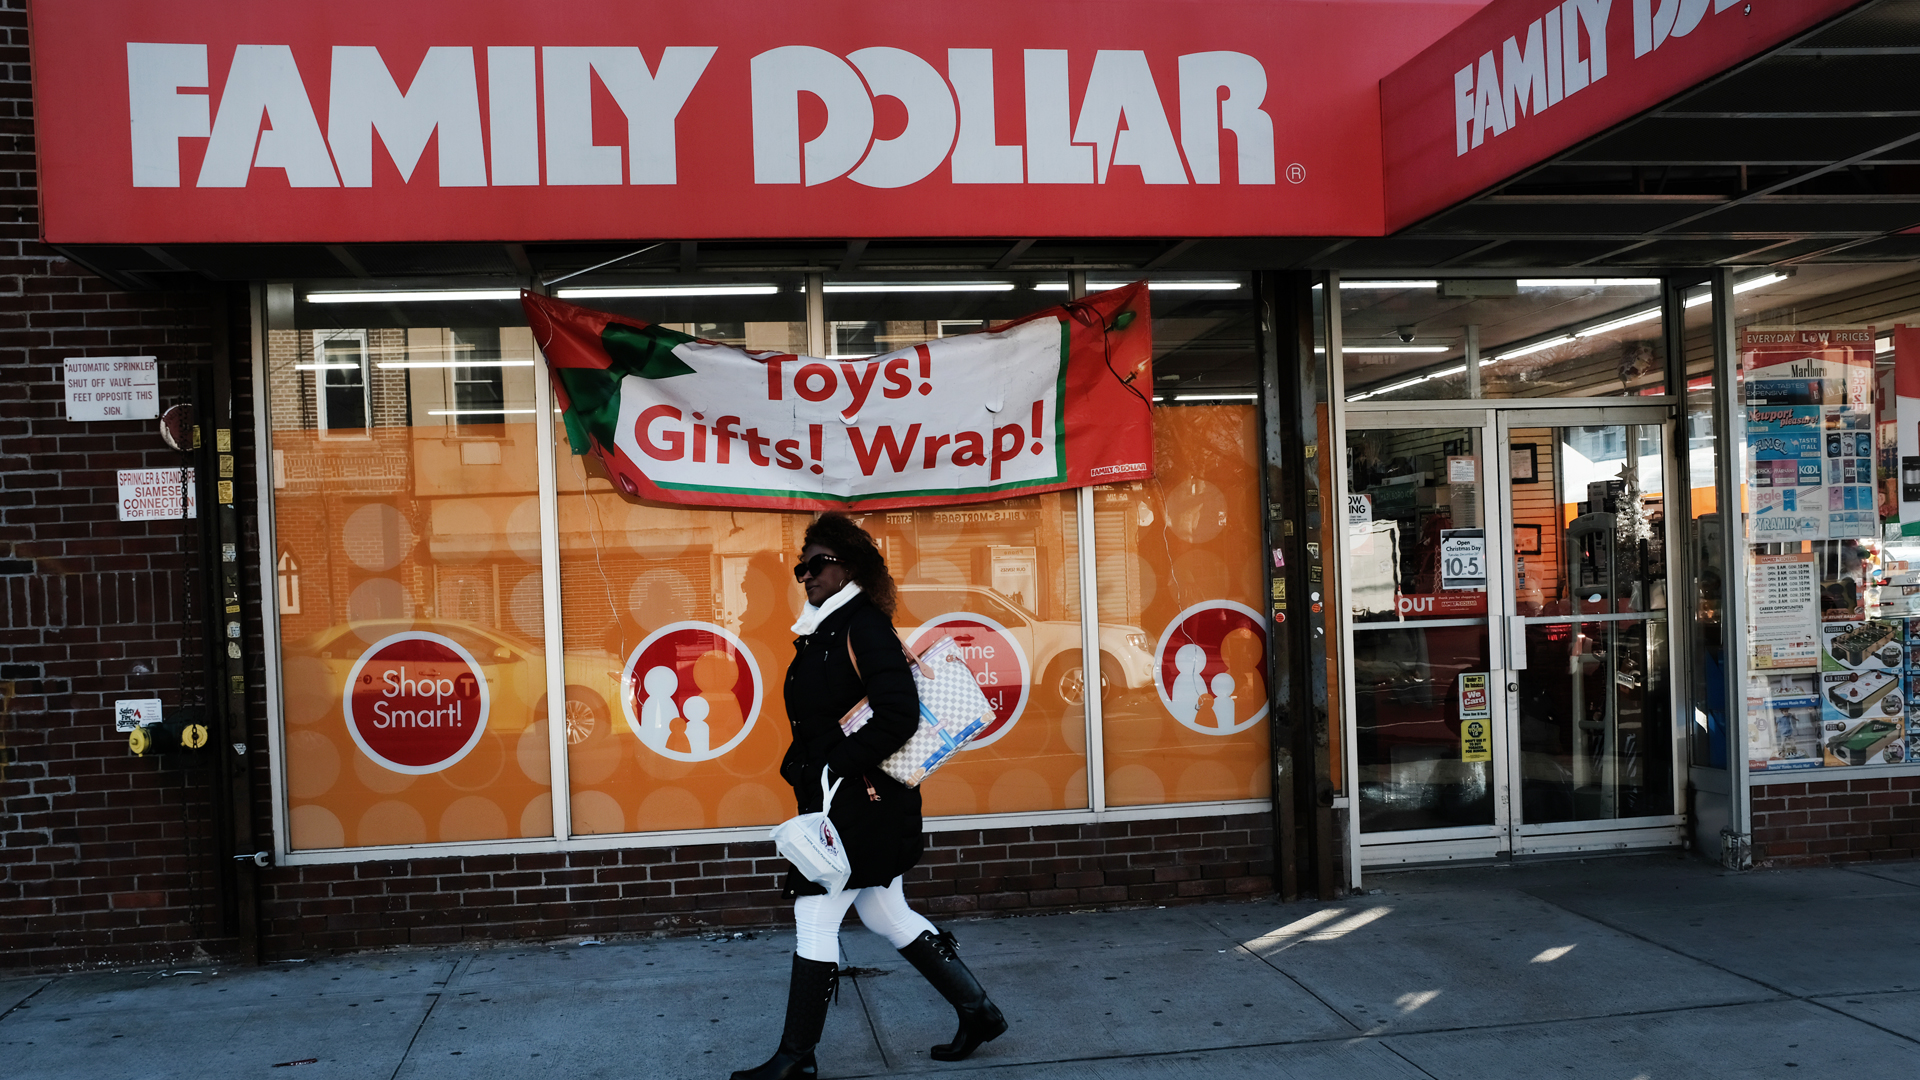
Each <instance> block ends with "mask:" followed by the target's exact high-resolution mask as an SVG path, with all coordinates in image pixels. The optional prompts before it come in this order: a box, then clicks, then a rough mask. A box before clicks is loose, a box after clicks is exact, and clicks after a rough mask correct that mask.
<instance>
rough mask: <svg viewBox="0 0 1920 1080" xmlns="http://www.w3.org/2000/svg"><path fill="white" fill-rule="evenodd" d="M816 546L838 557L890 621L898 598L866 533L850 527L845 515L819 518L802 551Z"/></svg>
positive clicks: (882, 559)
mask: <svg viewBox="0 0 1920 1080" xmlns="http://www.w3.org/2000/svg"><path fill="white" fill-rule="evenodd" d="M815 544H818V545H820V546H821V547H823V548H826V549H828V550H829V551H831V552H833V553H834V554H835V555H837V556H839V557H840V561H841V562H843V563H845V564H846V567H847V573H848V574H849V575H850V576H851V577H852V578H853V581H854V584H856V585H858V586H860V591H861V592H864V593H866V594H867V599H868V600H871V601H872V602H873V606H874V607H877V608H879V609H880V610H881V612H882V613H884V614H885V615H886V616H887V618H889V619H891V618H893V611H894V608H895V606H897V604H898V603H899V594H898V593H897V592H895V590H894V587H893V575H892V574H890V573H888V572H887V560H886V557H885V556H884V555H881V554H880V546H879V545H878V544H876V543H874V541H873V536H872V535H871V534H869V533H868V532H867V530H865V529H863V528H861V527H860V526H858V525H856V524H854V523H853V519H852V518H850V517H848V516H847V515H845V514H840V513H828V514H821V515H820V516H819V517H818V518H815V519H814V522H813V524H811V525H809V526H807V535H806V539H805V540H804V541H803V542H802V546H803V547H812V546H813V545H815Z"/></svg>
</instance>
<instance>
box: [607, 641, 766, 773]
mask: <svg viewBox="0 0 1920 1080" xmlns="http://www.w3.org/2000/svg"><path fill="white" fill-rule="evenodd" d="M760 696H761V689H760V669H759V666H758V665H757V664H755V663H754V659H753V654H752V653H751V652H749V651H748V650H747V647H746V644H745V643H744V642H742V641H741V640H740V639H739V638H737V637H735V636H733V634H731V633H729V632H728V631H727V630H726V629H725V628H724V627H720V626H716V625H714V624H712V623H703V622H677V623H669V624H667V625H666V626H663V627H661V628H660V629H658V630H655V631H654V632H653V633H651V634H649V635H647V638H646V640H644V641H642V642H641V643H640V646H639V647H638V648H636V649H635V650H634V651H633V655H631V656H629V657H628V658H627V665H626V671H625V672H624V673H623V682H622V698H621V702H620V704H621V709H622V711H623V712H625V713H626V717H627V726H628V727H630V728H631V729H632V730H633V733H634V735H636V736H638V737H639V739H640V742H641V743H642V744H644V745H645V746H646V747H647V749H649V750H652V751H653V752H654V753H656V754H659V755H660V756H662V757H666V758H672V759H674V760H676V761H706V760H709V759H711V758H717V757H719V756H720V755H722V754H724V753H726V752H727V751H729V750H732V749H733V748H734V747H736V746H738V745H740V742H741V740H742V739H744V738H746V735H747V732H749V731H751V730H752V729H753V722H754V720H755V718H756V717H758V716H759V715H760Z"/></svg>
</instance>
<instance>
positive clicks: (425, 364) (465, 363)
mask: <svg viewBox="0 0 1920 1080" xmlns="http://www.w3.org/2000/svg"><path fill="white" fill-rule="evenodd" d="M373 366H374V367H377V368H383V369H385V368H457V367H487V368H492V367H532V366H533V361H531V360H382V361H379V362H378V363H376V364H374V365H373Z"/></svg>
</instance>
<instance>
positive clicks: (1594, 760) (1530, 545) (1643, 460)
mask: <svg viewBox="0 0 1920 1080" xmlns="http://www.w3.org/2000/svg"><path fill="white" fill-rule="evenodd" d="M1662 433H1663V429H1662V427H1661V426H1658V425H1653V424H1605V425H1579V426H1569V427H1546V428H1519V427H1516V428H1512V429H1510V431H1509V433H1508V441H1507V448H1506V449H1507V453H1508V455H1509V460H1510V461H1512V462H1513V468H1512V470H1511V472H1510V477H1509V478H1510V480H1511V481H1512V483H1511V484H1510V486H1509V490H1508V491H1507V492H1506V493H1505V496H1504V497H1505V499H1506V505H1507V510H1508V520H1509V521H1510V522H1511V523H1512V526H1513V532H1514V537H1513V545H1514V552H1515V557H1514V610H1515V612H1516V613H1517V614H1518V617H1519V619H1520V622H1521V626H1522V627H1523V629H1522V630H1521V632H1522V633H1524V635H1525V642H1524V646H1523V648H1522V649H1520V650H1519V651H1518V652H1517V653H1516V658H1521V657H1523V658H1524V666H1523V667H1520V668H1519V669H1518V670H1517V671H1516V672H1515V682H1516V684H1517V693H1516V697H1515V707H1516V709H1517V715H1516V716H1515V718H1514V722H1515V724H1516V726H1517V729H1518V736H1519V750H1520V759H1519V763H1518V764H1519V774H1518V783H1519V786H1520V793H1519V798H1520V809H1521V820H1522V821H1523V822H1525V823H1526V824H1531V825H1539V824H1547V823H1553V822H1566V821H1604V820H1611V819H1619V818H1634V817H1650V816H1655V815H1664V814H1670V813H1672V812H1673V793H1674V784H1673V763H1674V757H1675V754H1674V735H1673V723H1672V717H1671V708H1670V702H1671V700H1672V699H1671V692H1670V688H1669V684H1668V679H1667V655H1668V654H1667V620H1666V607H1667V551H1666V508H1667V500H1666V483H1665V477H1666V454H1665V447H1664V445H1663V441H1664V440H1663V439H1662ZM1568 616H1572V618H1568ZM1509 632H1512V630H1511V629H1510V630H1509Z"/></svg>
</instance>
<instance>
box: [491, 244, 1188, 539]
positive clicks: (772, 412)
mask: <svg viewBox="0 0 1920 1080" xmlns="http://www.w3.org/2000/svg"><path fill="white" fill-rule="evenodd" d="M521 301H522V303H523V304H524V305H525V307H526V310H527V318H528V321H529V323H530V325H531V326H532V328H533V332H534V338H535V340H536V341H538V342H539V344H540V347H541V349H542V350H543V351H544V353H545V355H546V358H547V363H548V365H549V367H550V368H551V369H552V371H553V375H554V384H555V389H556V392H557V393H558V395H559V399H560V403H561V405H562V406H563V407H564V409H565V419H566V429H567V439H568V442H569V443H570V444H571V446H572V448H573V451H574V452H575V453H577V454H591V455H593V456H594V457H596V458H598V459H599V461H600V463H601V464H602V465H603V466H604V467H605V468H606V471H607V474H608V475H609V476H610V477H612V478H613V480H614V481H615V482H616V483H617V484H618V485H619V486H620V487H621V488H622V489H623V490H625V491H626V492H627V493H628V494H630V495H634V496H637V497H640V498H644V499H650V500H654V501H659V502H669V503H685V504H690V505H697V506H727V507H787V508H802V507H860V508H864V509H880V508H885V507H898V506H917V505H927V504H935V503H967V502H980V501H984V500H989V499H999V498H1005V497H1006V496H1008V495H1012V494H1019V493H1032V492H1040V491H1053V490H1057V489H1062V488H1071V487H1084V486H1087V485H1090V484H1100V483H1108V482H1111V481H1117V480H1139V479H1144V478H1146V477H1149V476H1151V475H1153V425H1152V420H1151V417H1150V412H1151V401H1150V397H1149V395H1150V394H1151V392H1152V386H1153V372H1152V356H1153V344H1152V336H1151V327H1150V325H1149V319H1148V310H1147V289H1146V283H1145V282H1136V283H1134V284H1132V285H1128V286H1125V287H1123V288H1119V289H1113V290H1110V291H1108V292H1103V293H1098V294H1096V295H1093V296H1090V297H1087V298H1085V299H1084V300H1079V301H1074V302H1071V303H1068V304H1064V305H1060V306H1058V307H1052V308H1048V309H1046V310H1045V311H1041V312H1038V313H1036V314H1034V315H1030V316H1028V317H1026V318H1024V319H1019V320H1016V321H1015V322H1012V323H1009V324H1006V325H1004V326H1000V327H995V328H993V329H991V330H988V331H984V332H981V333H974V334H965V335H962V336H958V337H950V338H940V339H938V340H935V341H929V342H926V343H924V344H920V345H915V346H912V347H911V348H906V349H901V350H898V351H895V352H890V353H885V354H882V355H880V356H874V357H869V358H865V359H856V360H846V359H817V358H814V357H807V356H796V355H793V354H791V353H769V352H748V351H746V350H743V349H738V348H735V347H733V346H730V345H723V344H720V343H718V342H712V341H702V340H700V339H697V338H693V337H689V336H687V335H686V334H683V333H679V332H678V331H674V330H669V329H667V328H665V327H661V326H656V325H652V324H649V323H645V322H641V321H639V320H634V319H626V318H623V317H621V316H617V315H610V314H607V313H605V312H600V311H593V310H590V309H587V308H583V307H577V306H575V305H573V304H567V303H563V302H561V301H558V300H553V299H550V298H548V297H545V296H540V295H537V294H534V293H524V294H522V297H521Z"/></svg>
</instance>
